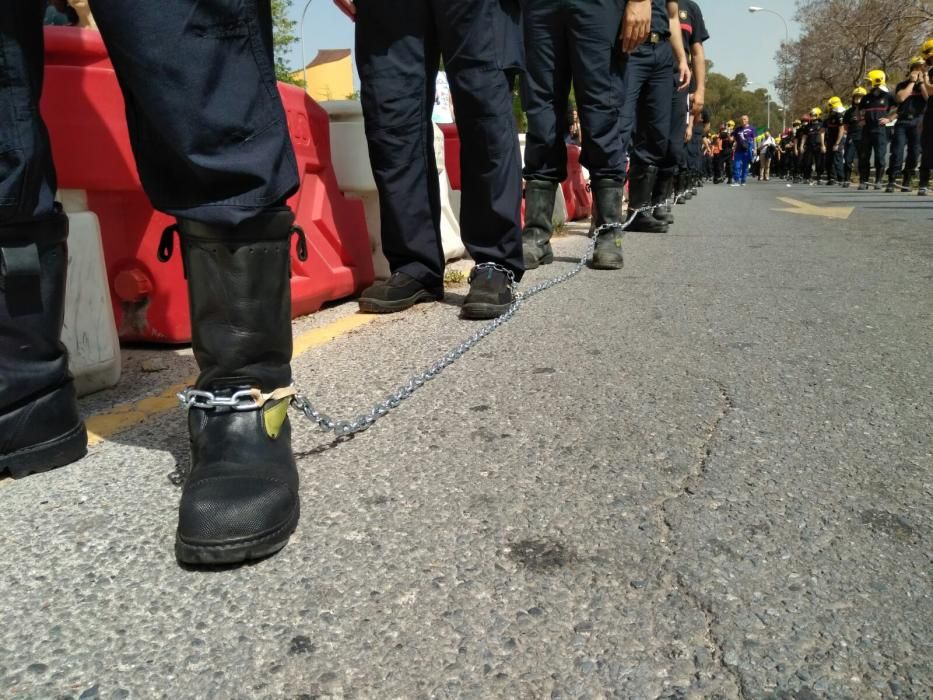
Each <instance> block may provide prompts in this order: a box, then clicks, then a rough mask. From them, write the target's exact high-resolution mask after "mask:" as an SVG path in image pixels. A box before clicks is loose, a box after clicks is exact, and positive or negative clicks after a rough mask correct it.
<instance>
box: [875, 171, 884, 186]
mask: <svg viewBox="0 0 933 700" xmlns="http://www.w3.org/2000/svg"><path fill="white" fill-rule="evenodd" d="M883 180H884V168H877V169H876V170H875V189H876V190H880V189H881V183H882V181H883Z"/></svg>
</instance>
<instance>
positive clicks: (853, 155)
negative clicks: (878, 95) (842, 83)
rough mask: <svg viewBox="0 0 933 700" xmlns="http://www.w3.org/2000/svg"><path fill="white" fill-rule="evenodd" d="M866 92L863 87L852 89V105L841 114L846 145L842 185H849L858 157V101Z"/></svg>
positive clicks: (859, 128) (860, 123) (859, 119)
mask: <svg viewBox="0 0 933 700" xmlns="http://www.w3.org/2000/svg"><path fill="white" fill-rule="evenodd" d="M867 94H868V91H867V90H865V88H863V87H857V88H855V89H854V90H853V91H852V105H851V106H850V107H849V108H848V109H847V110H846V111H845V114H843V115H842V125H843V128H844V129H845V136H846V142H845V143H846V145H845V157H844V160H843V165H842V186H843V187H851V185H852V171H853V166H854V165H855V162H856V161H857V159H858V154H859V150H860V148H861V141H862V122H861V118H860V116H859V103H860V102H861V101H862V98H863V97H865V95H867Z"/></svg>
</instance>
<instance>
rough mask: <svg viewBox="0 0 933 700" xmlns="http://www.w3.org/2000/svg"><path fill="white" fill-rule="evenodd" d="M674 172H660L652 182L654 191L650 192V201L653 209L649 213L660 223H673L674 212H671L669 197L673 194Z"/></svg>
mask: <svg viewBox="0 0 933 700" xmlns="http://www.w3.org/2000/svg"><path fill="white" fill-rule="evenodd" d="M675 177H676V175H674V173H661V174H659V175H658V179H657V181H656V182H655V183H654V192H653V193H652V194H651V203H652V204H653V205H654V210H653V211H652V212H651V215H652V216H653V217H654V218H655V219H657V220H658V221H660V222H661V223H662V224H673V223H674V214H673V212H671V199H672V198H673V195H674V179H675Z"/></svg>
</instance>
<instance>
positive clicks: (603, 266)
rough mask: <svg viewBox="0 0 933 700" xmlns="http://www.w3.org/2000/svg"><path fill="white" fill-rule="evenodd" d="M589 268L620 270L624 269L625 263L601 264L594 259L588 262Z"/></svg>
mask: <svg viewBox="0 0 933 700" xmlns="http://www.w3.org/2000/svg"><path fill="white" fill-rule="evenodd" d="M590 267H591V268H593V269H594V270H621V269H622V268H623V267H625V261H619V262H601V261H599V260H597V259H596V258H593V259H592V260H591V261H590Z"/></svg>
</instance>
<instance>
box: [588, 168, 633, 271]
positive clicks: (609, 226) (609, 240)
mask: <svg viewBox="0 0 933 700" xmlns="http://www.w3.org/2000/svg"><path fill="white" fill-rule="evenodd" d="M590 187H591V189H592V190H593V228H592V230H593V231H594V232H598V233H596V249H595V250H594V251H593V260H592V262H591V265H592V266H593V267H594V268H595V269H597V270H621V269H622V268H623V266H624V265H625V258H624V257H623V256H622V234H623V230H622V223H623V221H622V199H623V197H624V194H625V192H624V187H623V184H622V183H621V182H619V181H618V180H603V179H599V180H593V181H592V182H591V183H590ZM613 224H616V225H614V226H613ZM603 227H605V228H604V230H602V231H600V229H601V228H603Z"/></svg>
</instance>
